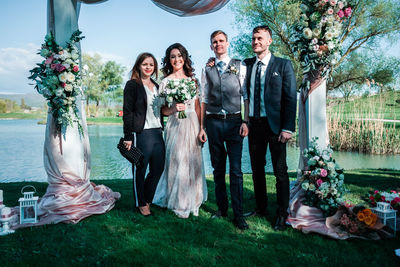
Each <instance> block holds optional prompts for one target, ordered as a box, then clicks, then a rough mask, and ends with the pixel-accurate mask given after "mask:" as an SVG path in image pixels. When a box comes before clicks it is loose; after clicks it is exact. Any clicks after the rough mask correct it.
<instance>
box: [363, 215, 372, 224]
mask: <svg viewBox="0 0 400 267" xmlns="http://www.w3.org/2000/svg"><path fill="white" fill-rule="evenodd" d="M364 222H365V224H366V225H368V226H372V223H373V219H372V216H368V217H366V218H365V220H364Z"/></svg>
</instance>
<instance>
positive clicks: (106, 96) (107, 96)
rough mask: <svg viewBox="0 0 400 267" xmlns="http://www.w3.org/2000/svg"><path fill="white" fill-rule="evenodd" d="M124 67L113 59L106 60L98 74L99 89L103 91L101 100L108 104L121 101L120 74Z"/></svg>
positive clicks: (121, 79) (121, 80)
mask: <svg viewBox="0 0 400 267" xmlns="http://www.w3.org/2000/svg"><path fill="white" fill-rule="evenodd" d="M124 72H125V68H124V67H123V66H121V65H119V64H117V63H116V62H115V61H107V62H106V63H105V64H104V66H103V69H102V72H101V75H100V90H101V92H103V98H102V99H103V102H104V103H105V104H106V105H110V104H111V102H117V103H122V97H123V89H122V82H123V78H122V75H123V73H124Z"/></svg>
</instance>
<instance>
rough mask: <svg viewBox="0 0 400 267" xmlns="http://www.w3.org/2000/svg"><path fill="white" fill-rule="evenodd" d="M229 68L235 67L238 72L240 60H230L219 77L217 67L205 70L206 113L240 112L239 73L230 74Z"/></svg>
mask: <svg viewBox="0 0 400 267" xmlns="http://www.w3.org/2000/svg"><path fill="white" fill-rule="evenodd" d="M230 66H235V68H236V70H237V71H238V72H239V70H240V60H237V59H231V61H230V62H229V64H228V67H227V68H226V71H225V72H224V73H222V75H221V76H220V75H219V72H218V69H217V66H213V67H207V68H206V69H205V73H206V78H207V82H208V89H209V90H208V104H207V111H208V112H210V113H214V114H216V113H219V112H220V111H221V109H224V110H226V111H227V112H228V113H237V112H239V111H240V110H241V105H240V97H241V95H242V94H241V86H240V82H239V73H237V74H234V73H232V72H231V71H230V70H229V68H230Z"/></svg>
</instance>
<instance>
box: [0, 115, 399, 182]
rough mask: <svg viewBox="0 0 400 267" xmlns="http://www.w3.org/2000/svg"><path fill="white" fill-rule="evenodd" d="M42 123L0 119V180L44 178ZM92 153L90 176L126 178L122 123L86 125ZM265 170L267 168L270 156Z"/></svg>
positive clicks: (292, 158) (359, 159)
mask: <svg viewBox="0 0 400 267" xmlns="http://www.w3.org/2000/svg"><path fill="white" fill-rule="evenodd" d="M45 129H46V126H45V125H38V124H37V120H0V182H20V181H39V182H45V181H47V175H46V172H45V171H44V167H43V144H44V133H45ZM88 131H89V139H90V147H91V153H92V170H91V176H90V177H91V179H93V180H95V179H116V178H122V179H129V178H131V177H132V173H131V165H130V163H129V162H128V161H127V160H125V159H124V158H123V157H122V156H121V155H120V154H119V151H118V149H117V148H116V145H117V143H118V141H119V139H120V137H121V135H122V126H119V125H118V126H97V125H93V126H89V127H88ZM248 152H249V151H248V144H247V138H245V140H244V145H243V157H242V170H243V172H244V173H251V167H250V160H249V153H248ZM287 154H288V167H289V170H296V169H297V164H298V160H299V149H298V148H294V147H288V153H287ZM334 157H335V158H336V160H337V162H339V164H340V165H341V166H342V167H343V168H345V169H359V168H374V169H375V168H388V169H397V170H400V155H388V156H385V155H367V154H359V153H354V152H335V154H334ZM203 159H204V166H205V171H206V174H212V167H211V162H210V156H209V152H208V144H207V143H206V145H205V146H204V148H203ZM266 170H267V171H269V172H271V171H272V165H271V161H270V156H269V154H268V156H267V166H266Z"/></svg>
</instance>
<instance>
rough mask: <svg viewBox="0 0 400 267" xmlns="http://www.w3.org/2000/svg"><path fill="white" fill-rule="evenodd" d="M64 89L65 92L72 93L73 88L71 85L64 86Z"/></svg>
mask: <svg viewBox="0 0 400 267" xmlns="http://www.w3.org/2000/svg"><path fill="white" fill-rule="evenodd" d="M64 89H65V91H67V92H72V89H73V87H72V85H71V84H66V85H65V87H64Z"/></svg>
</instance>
